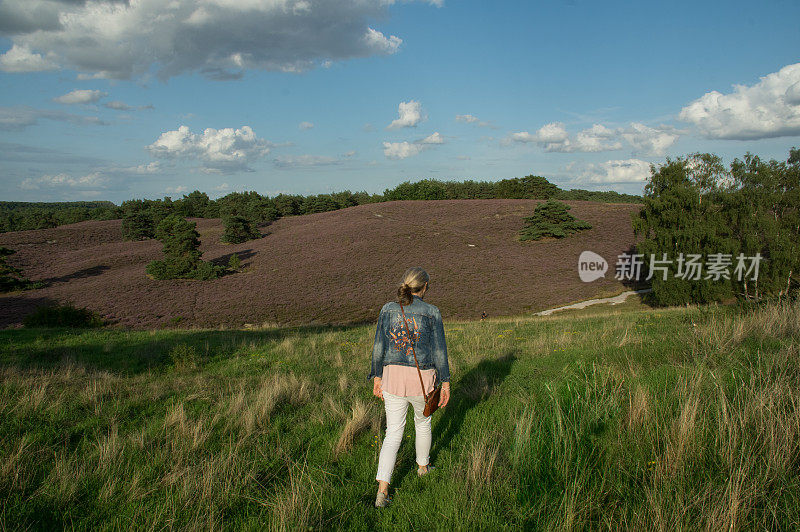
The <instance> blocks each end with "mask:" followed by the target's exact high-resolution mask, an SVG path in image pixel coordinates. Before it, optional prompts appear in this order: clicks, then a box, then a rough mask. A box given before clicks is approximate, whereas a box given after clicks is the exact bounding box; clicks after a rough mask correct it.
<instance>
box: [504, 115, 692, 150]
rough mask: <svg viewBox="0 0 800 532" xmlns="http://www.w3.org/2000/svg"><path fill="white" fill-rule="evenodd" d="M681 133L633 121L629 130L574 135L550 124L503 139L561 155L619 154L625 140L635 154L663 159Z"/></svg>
mask: <svg viewBox="0 0 800 532" xmlns="http://www.w3.org/2000/svg"><path fill="white" fill-rule="evenodd" d="M680 134H681V132H680V131H678V130H676V129H675V128H673V127H669V126H663V125H662V126H659V127H657V128H652V127H648V126H645V125H644V124H640V123H638V122H632V123H631V124H630V125H629V126H628V127H627V128H615V129H610V128H608V127H606V126H604V125H602V124H594V125H592V127H590V128H587V129H584V130H582V131H579V132H578V133H577V134H575V135H574V136H571V135H570V134H569V133H568V132H567V129H566V128H565V127H564V124H562V123H561V122H551V123H549V124H545V125H544V126H542V127H541V128H539V130H538V131H537V132H536V133H533V134H531V133H529V132H527V131H520V132H516V133H511V134H510V135H508V137H506V138H505V139H504V140H503V144H510V143H513V142H518V143H536V144H537V145H538V146H539V147H540V148H542V149H544V150H545V151H548V152H560V153H577V152H580V153H596V152H603V151H616V150H621V149H622V148H623V144H622V142H621V141H623V140H624V141H625V142H626V143H627V144H628V145H629V146H630V147H631V148H632V150H631V151H632V154H633V155H650V156H655V155H657V156H661V155H664V153H665V152H666V151H667V149H668V148H669V147H670V146H672V144H674V143H675V140H677V138H678V137H679V136H680Z"/></svg>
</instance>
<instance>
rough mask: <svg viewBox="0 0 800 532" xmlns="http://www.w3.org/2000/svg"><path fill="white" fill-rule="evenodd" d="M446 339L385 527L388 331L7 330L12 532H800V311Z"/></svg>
mask: <svg viewBox="0 0 800 532" xmlns="http://www.w3.org/2000/svg"><path fill="white" fill-rule="evenodd" d="M445 331H446V336H447V342H448V348H449V356H450V364H451V372H452V374H453V397H452V400H451V404H450V405H449V406H448V407H447V408H445V409H444V410H440V411H438V412H437V413H435V414H434V422H433V427H434V429H433V430H434V442H433V449H432V461H433V463H434V464H435V465H436V466H437V469H436V471H435V472H433V473H432V474H431V475H428V476H426V477H423V478H418V477H417V475H416V472H415V466H414V450H413V422H412V421H411V420H409V422H408V423H407V425H406V437H407V440H406V443H404V445H403V447H402V448H401V451H400V454H399V456H398V464H397V467H396V469H395V475H394V478H393V484H392V493H393V497H394V500H393V503H392V505H391V507H389V508H387V509H383V510H377V509H375V508H373V507H372V503H373V501H374V496H375V491H376V483H375V481H374V475H375V470H376V466H377V457H378V452H379V448H380V442H381V438H382V435H383V419H382V404H381V403H380V401H379V400H378V399H376V398H375V397H373V396H372V395H371V388H372V387H371V383H370V382H368V381H367V380H366V376H367V373H368V371H369V357H370V351H371V346H372V340H373V336H374V326H357V327H308V328H275V327H264V328H258V329H248V330H209V329H205V330H199V329H198V330H153V331H125V330H119V329H100V330H85V331H77V330H67V329H20V330H3V331H0V530H3V529H17V528H23V529H24V528H32V529H52V528H75V529H88V528H91V529H128V528H131V527H136V528H139V529H163V528H178V529H184V528H190V529H197V528H202V529H220V528H225V529H227V528H235V529H253V530H262V529H271V530H312V529H313V530H320V529H352V530H375V529H381V530H385V529H397V530H410V529H424V530H431V529H449V530H459V529H469V530H479V529H492V530H495V529H520V528H525V529H531V528H533V529H576V528H577V529H583V528H593V529H595V528H601V529H615V530H616V529H620V528H623V529H642V528H644V529H657V530H663V529H670V530H672V529H686V530H696V529H700V528H703V529H715V530H720V529H726V530H727V529H754V528H755V529H765V528H768V529H794V528H797V527H800V305H799V304H797V303H792V304H788V303H783V304H777V303H772V304H768V305H763V306H760V307H754V308H750V309H742V308H733V307H705V308H699V307H689V308H676V309H664V310H651V309H645V310H642V309H639V308H633V309H628V310H625V309H616V308H615V307H609V308H607V309H605V310H603V311H597V310H596V311H594V312H592V313H584V314H578V315H572V314H564V315H559V314H558V313H557V314H555V315H553V316H548V317H533V318H531V317H524V318H522V317H521V318H518V319H502V320H500V319H498V320H487V321H484V322H454V321H451V322H447V323H446V324H445Z"/></svg>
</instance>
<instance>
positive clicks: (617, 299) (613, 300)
mask: <svg viewBox="0 0 800 532" xmlns="http://www.w3.org/2000/svg"><path fill="white" fill-rule="evenodd" d="M652 291H653V289H652V288H644V289H642V290H628V291H627V292H622V293H621V294H619V295H616V296H611V297H600V298H596V299H587V300H586V301H579V302H578V303H573V304H572V305H565V306H563V307H556V308H551V309H547V310H543V311H541V312H537V313H536V316H549V315H550V314H552V313H553V312H558V311H559V310H570V309H582V308H586V307H588V306H591V305H597V304H599V303H610V304H611V305H619V304H620V303H624V302H625V300H626V299H628V297H629V296H632V295H634V294H646V293H647V292H652Z"/></svg>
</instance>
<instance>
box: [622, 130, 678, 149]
mask: <svg viewBox="0 0 800 532" xmlns="http://www.w3.org/2000/svg"><path fill="white" fill-rule="evenodd" d="M678 136H679V135H678V132H677V131H676V130H675V129H673V128H671V127H668V126H659V127H658V128H652V127H647V126H646V125H644V124H640V123H638V122H632V123H631V124H630V127H628V129H626V130H625V131H623V132H622V138H623V139H625V141H627V142H628V144H630V145H631V147H632V148H633V152H634V154H637V155H638V154H641V155H659V156H660V155H664V154H665V153H666V152H667V149H668V148H669V147H670V146H672V145H673V144H674V143H675V141H676V140H678Z"/></svg>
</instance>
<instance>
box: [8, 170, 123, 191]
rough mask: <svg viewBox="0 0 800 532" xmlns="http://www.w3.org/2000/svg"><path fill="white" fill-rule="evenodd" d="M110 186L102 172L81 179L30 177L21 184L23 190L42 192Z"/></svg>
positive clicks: (46, 176) (67, 175)
mask: <svg viewBox="0 0 800 532" xmlns="http://www.w3.org/2000/svg"><path fill="white" fill-rule="evenodd" d="M107 184H108V179H107V178H105V177H104V176H103V175H102V174H101V173H100V172H92V173H90V174H87V175H85V176H81V177H72V176H71V175H69V174H56V175H43V176H41V177H36V178H33V177H28V178H26V179H23V180H22V182H21V183H20V185H19V186H20V188H21V189H23V190H40V189H44V188H80V189H96V188H103V187H105V185H107Z"/></svg>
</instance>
